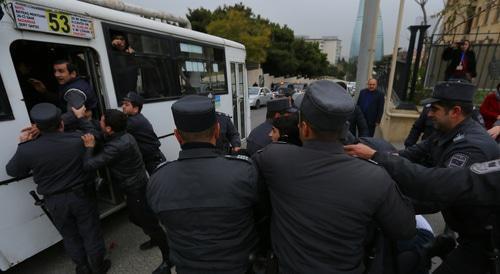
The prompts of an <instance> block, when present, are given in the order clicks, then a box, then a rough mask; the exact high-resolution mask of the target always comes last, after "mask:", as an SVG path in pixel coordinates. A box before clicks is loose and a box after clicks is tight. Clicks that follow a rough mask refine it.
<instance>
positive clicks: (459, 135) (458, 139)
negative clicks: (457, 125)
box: [453, 132, 465, 143]
mask: <svg viewBox="0 0 500 274" xmlns="http://www.w3.org/2000/svg"><path fill="white" fill-rule="evenodd" d="M464 140H465V134H463V133H461V132H460V133H457V135H455V137H453V143H459V142H462V141H464Z"/></svg>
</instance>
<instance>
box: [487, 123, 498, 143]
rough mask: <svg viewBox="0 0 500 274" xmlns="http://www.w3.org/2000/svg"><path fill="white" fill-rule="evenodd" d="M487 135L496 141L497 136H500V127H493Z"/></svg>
mask: <svg viewBox="0 0 500 274" xmlns="http://www.w3.org/2000/svg"><path fill="white" fill-rule="evenodd" d="M488 133H489V134H490V136H491V138H493V139H495V140H496V139H497V138H498V136H499V135H500V126H494V127H492V128H490V129H489V130H488Z"/></svg>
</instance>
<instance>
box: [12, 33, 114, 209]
mask: <svg viewBox="0 0 500 274" xmlns="http://www.w3.org/2000/svg"><path fill="white" fill-rule="evenodd" d="M10 51H11V55H12V59H13V62H14V65H15V68H16V73H17V76H18V80H19V84H20V86H21V90H22V93H23V100H24V103H25V105H26V109H27V111H28V112H29V111H30V109H31V108H32V107H33V106H34V105H35V104H38V103H41V102H50V103H53V104H55V105H58V106H60V107H64V105H65V104H64V103H62V102H61V98H60V96H59V94H58V84H57V82H56V81H55V78H54V76H53V63H54V62H55V61H57V60H68V61H69V62H71V63H72V64H73V65H74V66H76V68H77V71H78V76H79V77H81V78H83V79H84V80H85V81H87V82H88V83H89V84H90V85H91V86H92V87H93V89H94V91H95V92H96V95H97V98H98V111H97V113H93V120H94V121H93V123H94V124H95V126H96V128H98V127H99V123H98V119H99V117H100V116H101V114H102V113H103V111H104V109H105V108H106V104H105V101H104V99H103V95H102V89H101V86H102V85H101V79H100V74H99V71H100V69H99V62H98V60H99V59H98V56H97V52H95V51H94V50H93V49H91V48H88V47H82V46H73V45H65V44H55V43H47V42H37V41H28V40H18V41H15V42H14V43H12V45H11V47H10ZM98 175H99V176H98V179H97V180H96V189H97V190H98V197H99V209H100V212H101V213H102V214H103V215H108V214H109V213H111V212H112V211H114V208H115V207H116V205H117V204H120V203H121V202H122V201H123V195H121V193H120V192H119V190H118V189H117V188H116V187H114V185H113V183H111V180H110V176H109V172H108V170H107V169H105V168H103V169H100V170H99V171H98Z"/></svg>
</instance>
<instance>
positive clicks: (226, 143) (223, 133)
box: [215, 112, 241, 152]
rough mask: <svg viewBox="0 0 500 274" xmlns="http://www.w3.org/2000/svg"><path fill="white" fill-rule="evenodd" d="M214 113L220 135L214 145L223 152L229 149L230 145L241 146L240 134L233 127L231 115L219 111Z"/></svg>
mask: <svg viewBox="0 0 500 274" xmlns="http://www.w3.org/2000/svg"><path fill="white" fill-rule="evenodd" d="M216 115H217V116H216V117H217V121H218V122H219V125H220V136H219V138H218V139H217V143H216V145H215V146H216V147H217V148H218V149H221V150H222V151H224V152H227V151H229V148H230V147H241V140H240V134H239V133H238V130H236V128H235V127H234V124H233V122H232V121H231V117H230V116H229V115H227V114H225V113H221V112H216ZM230 145H231V146H230Z"/></svg>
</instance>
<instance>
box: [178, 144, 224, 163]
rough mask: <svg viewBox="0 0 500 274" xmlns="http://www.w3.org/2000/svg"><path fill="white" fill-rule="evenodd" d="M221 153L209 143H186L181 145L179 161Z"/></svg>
mask: <svg viewBox="0 0 500 274" xmlns="http://www.w3.org/2000/svg"><path fill="white" fill-rule="evenodd" d="M221 155H222V154H221V152H220V151H219V150H218V149H217V148H216V147H215V146H214V145H212V144H210V143H186V144H184V145H182V150H181V151H180V152H179V161H181V160H185V159H195V158H215V157H219V156H221Z"/></svg>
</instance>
